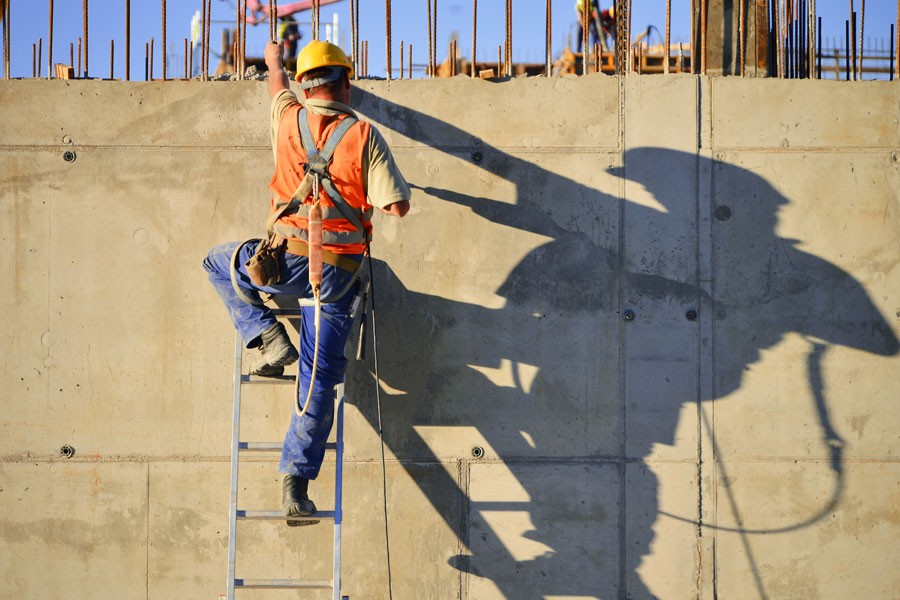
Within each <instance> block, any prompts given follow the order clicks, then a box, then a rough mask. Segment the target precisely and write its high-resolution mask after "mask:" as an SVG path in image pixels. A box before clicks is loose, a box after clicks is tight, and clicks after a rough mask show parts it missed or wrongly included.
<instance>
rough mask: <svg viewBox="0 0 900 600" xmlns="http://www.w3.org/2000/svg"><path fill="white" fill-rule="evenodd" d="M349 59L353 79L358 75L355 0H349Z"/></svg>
mask: <svg viewBox="0 0 900 600" xmlns="http://www.w3.org/2000/svg"><path fill="white" fill-rule="evenodd" d="M350 61H351V64H352V65H353V79H356V77H357V76H358V75H359V49H358V48H357V47H356V0H350Z"/></svg>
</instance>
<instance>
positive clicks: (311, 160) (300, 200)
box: [231, 108, 370, 417]
mask: <svg viewBox="0 0 900 600" xmlns="http://www.w3.org/2000/svg"><path fill="white" fill-rule="evenodd" d="M297 122H298V125H299V129H300V138H301V141H302V142H303V148H304V149H305V150H306V158H307V163H306V168H305V173H304V175H303V179H302V180H301V182H300V185H299V186H298V187H297V190H296V191H295V192H294V195H293V197H292V198H291V199H290V200H289V201H287V202H283V203H279V204H276V210H275V211H274V212H273V213H272V214H271V215H270V216H269V219H268V220H267V222H266V231H267V233H268V235H269V238H268V240H264V241H263V242H262V243H263V244H267V245H269V246H274V247H277V246H282V245H283V246H285V247H286V248H287V249H288V250H290V251H291V252H292V253H294V254H299V255H302V256H306V257H307V258H308V261H309V268H308V270H309V283H310V286H311V287H312V290H313V300H314V302H315V322H316V323H315V325H316V340H315V352H314V356H313V370H312V374H311V376H310V384H309V391H308V394H307V397H306V402H305V403H304V406H303V409H302V411H301V410H299V405H298V404H295V406H294V408H295V411H296V412H297V415H298V416H301V417H302V416H303V415H304V414H305V413H306V410H307V409H308V408H309V402H310V399H311V398H312V390H313V383H314V382H315V378H316V370H317V366H318V357H319V329H320V320H321V305H322V304H328V303H331V302H335V301H337V300H339V299H341V298H342V297H343V296H344V295H345V294H346V293H347V292H348V291H349V290H350V289H351V288H352V287H353V285H354V284H355V283H356V280H357V279H358V277H359V272H360V269H361V267H362V262H361V261H360V262H357V261H355V260H353V259H352V258H349V257H347V256H343V255H340V254H337V253H334V252H329V251H328V250H325V249H323V248H322V244H323V241H326V240H327V241H328V242H329V243H355V242H359V241H363V242H365V244H366V252H368V245H369V240H370V235H369V233H368V232H367V231H366V228H365V226H364V225H363V221H362V219H363V214H364V213H363V211H361V210H359V209H354V208H353V207H351V206H350V204H349V203H348V202H347V201H346V199H344V197H343V196H342V195H341V193H340V192H339V191H338V190H337V188H336V187H335V186H334V183H333V182H332V180H331V175H330V173H329V166H330V164H331V160H332V157H333V155H334V151H335V149H336V148H337V146H338V144H340V142H341V140H342V139H343V137H344V135H345V134H346V133H347V131H349V130H350V128H351V127H353V125H354V124H355V123H356V122H357V119H356V118H355V117H352V116H347V117H344V118H343V119H341V121H340V122H339V123H338V125H337V127H335V129H334V131H333V132H332V133H331V135H330V136H328V140H326V142H325V145H324V146H323V147H322V150H321V151H320V150H319V149H318V148H317V147H316V143H315V140H314V139H313V136H312V132H311V131H310V128H309V122H308V119H307V112H306V109H305V108H304V109H302V110H300V111H299V112H298V115H297ZM321 189H324V190H325V192H326V193H327V194H328V198H329V199H330V200H331V202H332V204H334V207H335V208H336V209H337V210H338V212H339V213H340V215H341V216H342V217H343V218H344V219H346V220H347V221H348V222H349V223H350V224H351V225H353V226H354V227H355V228H356V229H357V232H354V233H351V234H347V233H344V232H333V233H332V232H328V231H323V230H322V221H323V208H322V206H321V205H320V199H319V195H320V190H321ZM324 210H325V211H328V209H327V208H325V209H324ZM291 213H293V214H298V215H300V216H304V217H306V219H307V229H306V230H305V231H304V230H295V229H293V228H291V230H290V231H286V230H283V229H282V230H280V231H279V229H281V228H280V227H278V226H277V225H276V222H277V221H278V219H280V218H281V217H282V216H283V215H285V214H291ZM286 233H290V234H291V235H290V236H289V235H285V234H286ZM294 235H296V236H297V237H293V236H294ZM297 238H299V239H297ZM245 243H246V242H245ZM243 245H244V244H241V245H240V246H239V247H238V248H237V249H235V252H234V255H233V257H232V270H231V283H232V287H233V288H234V291H235V293H236V294H237V295H238V297H239V298H241V299H242V300H243V301H244V302H247V303H249V304H255V305H261V304H263V303H264V302H263V301H261V300H258V301H257V300H254V299H252V298H250V297H249V296H247V295H246V294H245V293H244V292H243V290H241V289H240V286H238V283H237V274H236V273H237V260H238V256H239V253H240V249H241V247H242V246H243ZM323 262H327V263H328V264H331V265H333V266H335V267H338V268H340V269H342V270H345V271H348V272H349V273H351V274H352V277H350V279H349V280H348V282H347V284H346V285H345V286H344V287H343V288H341V289H340V290H337V291H336V292H335V293H332V294H331V295H330V296H328V297H326V298H322V297H321V295H320V292H321V287H322V263H323ZM299 387H300V378H299V377H297V386H296V388H297V392H298V393H299ZM298 400H299V399H298Z"/></svg>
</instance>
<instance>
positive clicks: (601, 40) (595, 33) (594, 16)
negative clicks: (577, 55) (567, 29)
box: [575, 0, 616, 52]
mask: <svg viewBox="0 0 900 600" xmlns="http://www.w3.org/2000/svg"><path fill="white" fill-rule="evenodd" d="M588 1H589V2H590V4H589V8H588V15H587V17H588V27H589V34H590V47H591V48H593V47H594V44H600V45H601V47H602V48H603V50H604V51H609V50H611V49H612V47H613V46H615V43H616V7H615V6H611V7H609V8H608V9H606V10H600V3H599V0H588ZM575 12H576V13H577V14H578V41H577V46H578V52H581V47H582V44H583V43H584V22H583V21H584V0H578V1H577V2H576V3H575ZM610 38H611V39H612V42H611V44H608V42H607V40H609V39H610Z"/></svg>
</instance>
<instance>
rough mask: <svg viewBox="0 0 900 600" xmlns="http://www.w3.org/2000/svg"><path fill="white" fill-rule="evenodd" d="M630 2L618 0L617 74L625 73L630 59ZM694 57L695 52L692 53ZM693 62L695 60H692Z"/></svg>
mask: <svg viewBox="0 0 900 600" xmlns="http://www.w3.org/2000/svg"><path fill="white" fill-rule="evenodd" d="M627 13H628V4H627V3H626V1H625V0H616V60H615V63H616V74H617V75H625V63H626V62H627V61H628V47H629V46H630V42H629V39H630V38H629V37H628V29H627V24H626V20H627V17H628V15H627ZM691 57H693V54H691ZM692 64H693V61H692Z"/></svg>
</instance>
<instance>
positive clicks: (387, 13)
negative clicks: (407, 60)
mask: <svg viewBox="0 0 900 600" xmlns="http://www.w3.org/2000/svg"><path fill="white" fill-rule="evenodd" d="M384 25H385V38H386V39H385V41H386V44H385V46H387V48H386V49H387V57H386V59H387V62H386V63H385V64H386V66H387V80H388V81H390V80H391V76H392V74H393V73H392V72H393V65H392V64H391V0H384ZM400 62H401V63H402V62H403V59H400Z"/></svg>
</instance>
